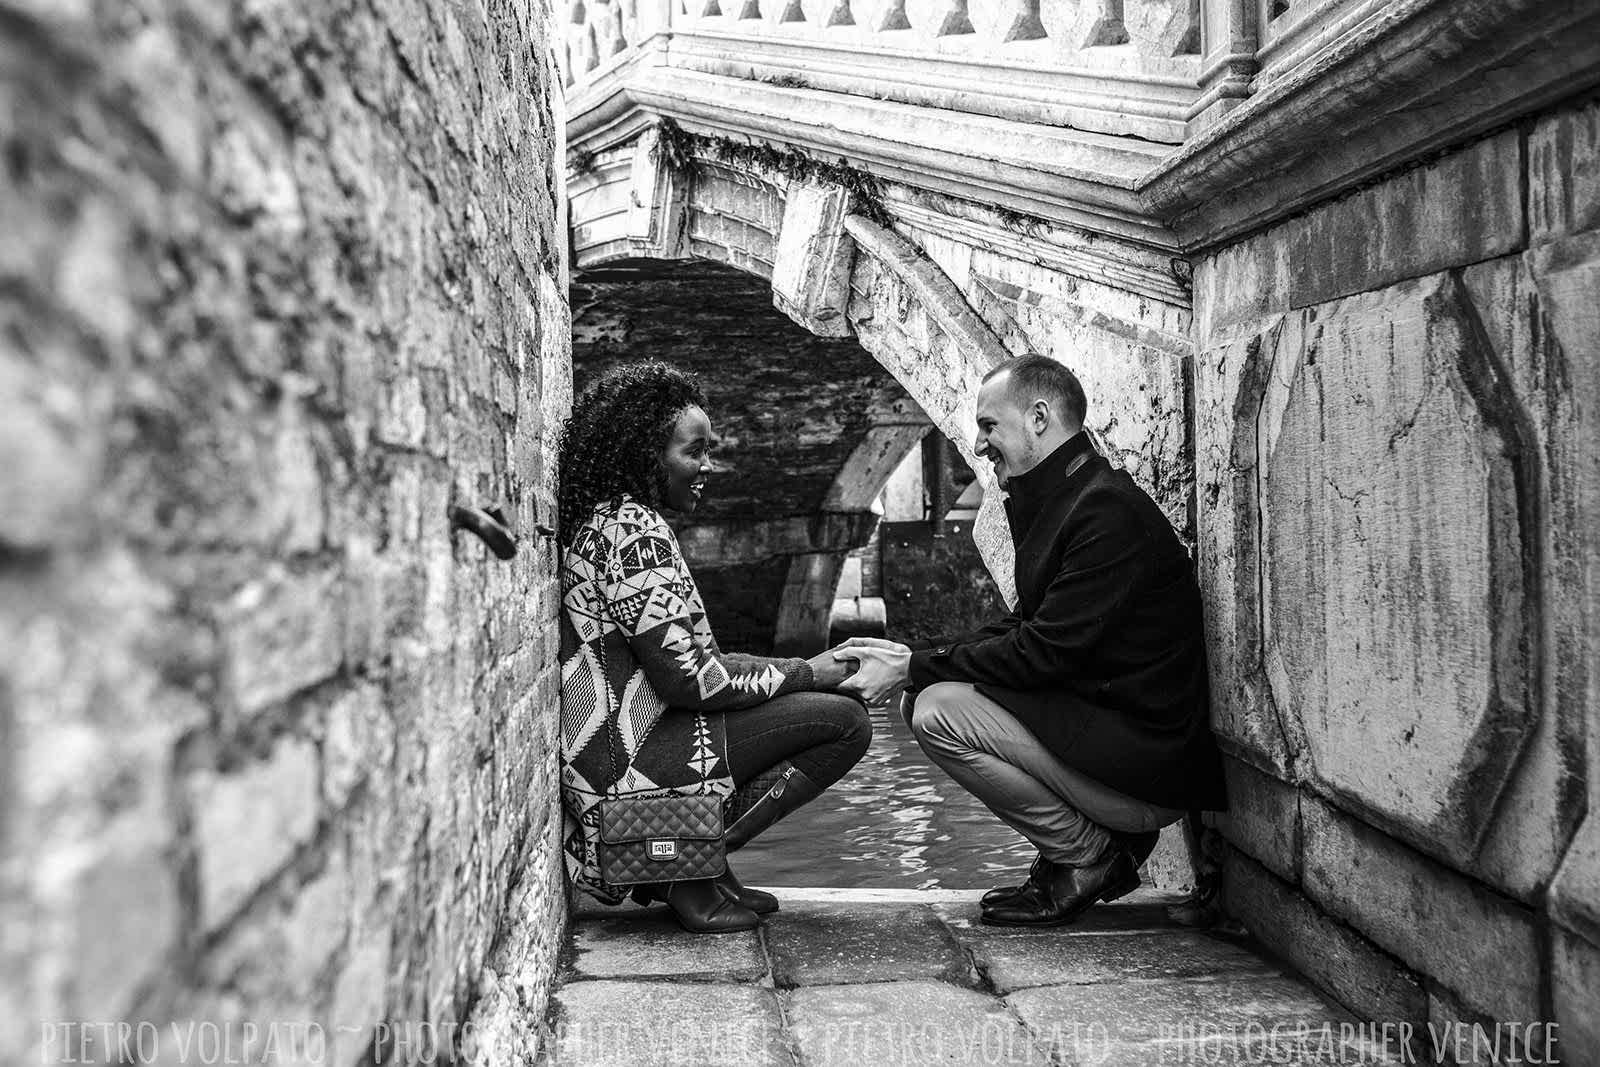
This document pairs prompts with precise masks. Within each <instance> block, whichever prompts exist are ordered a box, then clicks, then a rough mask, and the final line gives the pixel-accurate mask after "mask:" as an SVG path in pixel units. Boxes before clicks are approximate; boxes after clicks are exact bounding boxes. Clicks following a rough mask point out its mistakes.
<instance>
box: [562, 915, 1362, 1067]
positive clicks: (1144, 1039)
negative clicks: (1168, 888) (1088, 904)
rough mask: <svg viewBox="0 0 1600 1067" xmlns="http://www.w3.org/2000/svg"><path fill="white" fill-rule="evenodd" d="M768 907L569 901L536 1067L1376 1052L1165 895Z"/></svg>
mask: <svg viewBox="0 0 1600 1067" xmlns="http://www.w3.org/2000/svg"><path fill="white" fill-rule="evenodd" d="M779 899H780V901H781V902H782V904H783V910H782V911H780V912H779V913H778V914H776V915H773V916H769V917H768V918H767V919H766V920H765V922H764V923H763V929H762V931H761V932H760V934H759V935H757V934H755V933H744V934H726V935H700V936H696V935H692V934H688V933H685V932H683V931H681V930H679V929H678V927H677V925H676V923H675V922H674V921H673V919H672V918H671V916H670V915H669V914H668V913H667V912H666V910H665V909H659V908H658V909H652V910H651V911H649V912H646V911H644V910H643V909H639V908H620V909H605V910H603V911H598V912H597V911H594V910H587V909H586V910H580V911H579V912H578V913H577V915H578V917H577V919H576V920H575V922H574V926H573V933H572V937H573V942H572V947H573V950H574V951H573V954H572V956H571V957H570V960H571V962H570V964H569V966H568V967H567V968H566V969H565V972H564V975H563V979H564V981H563V984H562V985H561V986H560V987H559V988H558V990H557V991H556V993H555V994H554V995H553V997H552V1016H551V1021H552V1025H553V1026H554V1027H555V1028H556V1030H555V1037H554V1039H553V1047H552V1048H551V1052H553V1056H550V1057H548V1058H547V1062H553V1063H570V1064H579V1065H582V1067H590V1065H600V1064H628V1065H629V1067H634V1065H638V1067H647V1065H654V1064H662V1065H669V1067H671V1065H677V1064H747V1063H748V1064H761V1065H764V1064H799V1065H801V1067H812V1065H813V1064H815V1065H831V1064H840V1065H843V1064H858V1063H860V1064H874V1065H876V1064H879V1063H885V1064H887V1063H896V1064H898V1063H905V1064H920V1063H949V1064H962V1063H1007V1064H1018V1063H1039V1064H1043V1063H1051V1064H1058V1065H1062V1067H1091V1065H1103V1067H1143V1065H1154V1064H1160V1065H1162V1067H1172V1065H1185V1064H1236V1063H1238V1064H1243V1063H1252V1064H1260V1063H1286V1064H1311V1063H1319V1064H1329V1063H1352V1064H1354V1063H1365V1064H1373V1063H1382V1062H1387V1061H1385V1060H1384V1059H1383V1057H1382V1055H1381V1054H1380V1050H1375V1049H1370V1048H1365V1049H1364V1048H1361V1047H1357V1046H1354V1045H1352V1044H1351V1040H1353V1039H1347V1034H1348V1033H1349V1032H1350V1031H1353V1030H1354V1027H1355V1021H1354V1020H1353V1019H1352V1018H1351V1017H1350V1016H1349V1015H1348V1014H1347V1013H1345V1012H1344V1011H1343V1010H1342V1009H1340V1008H1338V1007H1337V1006H1335V1005H1334V1004H1333V1003H1332V1002H1330V1001H1328V1000H1326V999H1325V998H1323V997H1322V996H1320V995H1319V994H1317V993H1316V992H1314V991H1313V990H1312V989H1311V988H1310V987H1309V986H1308V985H1306V984H1305V983H1304V982H1302V981H1301V980H1299V979H1298V978H1295V977H1291V976H1290V975H1288V974H1287V973H1286V972H1283V971H1281V970H1279V969H1278V968H1277V967H1276V966H1275V965H1274V964H1272V963H1270V962H1269V961H1267V960H1265V959H1264V958H1262V957H1260V956H1259V955H1258V954H1256V953H1255V952H1254V951H1252V949H1251V946H1250V944H1249V942H1248V941H1245V940H1242V939H1237V938H1231V937H1228V936H1225V935H1217V934H1207V933H1201V932H1199V931H1195V930H1191V929H1188V928H1186V927H1183V926H1180V925H1178V924H1176V923H1173V922H1172V921H1171V920H1170V919H1169V918H1168V917H1167V915H1166V912H1165V908H1166V906H1167V904H1169V903H1171V902H1172V899H1173V898H1172V897H1171V896H1170V895H1164V894H1152V893H1141V894H1136V895H1134V896H1133V897H1132V898H1130V899H1129V900H1128V901H1127V902H1121V901H1119V902H1118V903H1116V904H1112V905H1109V906H1100V907H1096V908H1094V909H1093V910H1092V911H1090V912H1089V914H1088V915H1086V916H1085V917H1084V919H1083V920H1082V921H1081V922H1079V923H1077V924H1074V925H1072V926H1066V927H1060V928H1056V929H1052V930H1019V929H1008V928H1004V927H987V926H982V925H980V924H979V923H978V922H977V918H978V907H977V901H976V897H975V895H972V896H952V895H951V894H948V893H946V894H942V895H932V894H930V895H928V896H926V897H921V896H918V895H917V894H915V893H914V892H897V893H896V894H894V895H892V896H887V897H886V896H885V895H883V894H879V895H878V896H875V897H872V898H870V899H863V900H860V901H856V900H852V899H851V898H850V895H849V894H848V893H844V892H832V893H826V894H809V895H808V894H804V893H801V894H794V895H787V894H785V893H783V892H780V893H779ZM974 961H976V962H977V963H978V964H980V965H981V968H982V973H980V971H979V970H978V969H976V968H974V966H973V962H974ZM641 978H646V979H650V980H645V981H640V980H638V979H641ZM774 981H775V982H776V984H777V986H778V991H777V992H774V990H773V989H772V988H771V986H772V984H773V982H774ZM1275 1027H1276V1030H1275V1029H1274V1028H1275ZM1329 1027H1331V1029H1329ZM1341 1027H1349V1028H1350V1031H1346V1032H1341Z"/></svg>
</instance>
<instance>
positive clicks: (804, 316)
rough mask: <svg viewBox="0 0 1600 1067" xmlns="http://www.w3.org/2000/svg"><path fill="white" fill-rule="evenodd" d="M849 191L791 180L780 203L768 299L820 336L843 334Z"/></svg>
mask: <svg viewBox="0 0 1600 1067" xmlns="http://www.w3.org/2000/svg"><path fill="white" fill-rule="evenodd" d="M849 213H850V192H849V190H847V189H844V188H842V187H841V186H838V185H830V184H826V183H822V182H813V181H793V182H790V183H789V189H788V193H787V195H786V196H785V198H784V204H783V225H782V228H781V229H780V230H779V233H778V248H777V254H776V256H775V258H774V260H773V264H772V303H773V306H774V307H776V308H777V309H778V310H779V311H782V312H783V313H784V314H785V315H787V316H789V317H790V318H791V319H793V320H794V321H795V322H797V323H799V324H800V325H801V326H804V327H805V328H806V329H807V330H810V331H811V332H812V333H814V334H817V335H818V336H821V337H849V336H850V335H851V333H853V332H854V331H853V330H852V329H851V327H850V319H849V317H848V315H847V314H846V311H847V310H848V308H849V304H850V272H851V270H852V268H853V266H854V262H855V242H854V240H852V239H851V237H850V236H849V234H847V233H846V232H845V219H846V217H847V216H848V215H849Z"/></svg>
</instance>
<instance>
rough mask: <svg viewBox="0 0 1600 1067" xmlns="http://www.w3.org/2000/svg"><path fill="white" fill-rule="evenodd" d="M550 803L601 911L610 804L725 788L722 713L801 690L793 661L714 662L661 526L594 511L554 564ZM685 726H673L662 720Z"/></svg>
mask: <svg viewBox="0 0 1600 1067" xmlns="http://www.w3.org/2000/svg"><path fill="white" fill-rule="evenodd" d="M561 589H562V597H561V605H562V611H561V757H562V759H561V797H562V806H563V808H564V809H565V816H566V818H565V824H564V838H565V851H566V861H567V869H568V871H569V873H570V874H571V876H572V878H573V882H574V884H576V885H577V886H579V887H580V888H582V889H584V890H586V891H587V892H589V893H591V894H592V895H594V896H595V897H597V898H599V899H600V900H602V901H605V902H606V903H616V902H617V901H619V900H620V899H621V896H620V894H619V893H618V892H617V891H615V890H614V889H612V888H611V887H610V886H608V885H606V884H605V883H603V882H602V881H601V880H600V877H599V872H598V869H597V866H596V862H595V846H596V844H597V843H598V841H599V822H600V815H599V810H598V808H597V807H596V805H597V804H598V803H599V801H601V800H603V799H606V798H609V797H621V796H665V795H696V794H706V793H716V794H719V795H721V796H724V797H726V796H727V795H728V794H729V793H731V792H732V790H733V780H732V778H730V777H729V774H728V753H727V737H726V734H725V732H724V730H723V717H722V716H721V715H708V714H706V713H707V712H717V711H732V710H734V709H737V708H748V707H753V706H754V705H757V704H760V703H762V702H764V701H767V700H770V699H772V698H773V697H775V696H778V695H780V694H783V693H790V692H796V691H801V690H807V689H810V688H811V687H812V675H811V668H810V666H809V665H808V664H807V663H806V662H805V660H801V659H768V658H765V657H762V656H745V655H734V654H730V653H725V652H723V651H721V650H720V649H719V648H717V642H716V638H714V637H713V636H712V635H711V626H710V624H709V623H708V622H707V621H706V612H705V606H704V604H703V603H702V602H701V599H700V591H699V589H697V588H696V587H695V584H694V579H693V578H692V577H690V575H689V568H688V566H687V565H686V564H685V562H684V559H683V553H682V551H681V550H680V549H679V547H678V539H677V538H676V537H675V536H674V535H673V533H672V530H671V528H670V527H668V526H667V524H666V521H665V520H664V519H662V517H661V515H660V514H659V513H658V512H657V511H655V510H654V509H652V508H649V507H646V506H645V505H643V504H641V503H639V502H638V501H637V500H635V499H633V498H632V497H631V496H627V495H624V496H622V497H620V498H618V499H615V500H610V501H606V502H604V503H601V504H598V505H596V507H595V509H594V512H593V513H592V514H591V515H590V516H589V519H588V521H587V522H585V523H584V524H583V526H582V527H581V528H580V529H579V530H578V531H577V533H576V535H575V536H574V538H573V542H572V546H571V547H570V548H568V549H567V550H566V552H565V554H564V555H563V557H562V563H561ZM669 707H671V708H682V709H687V710H689V711H691V712H693V714H690V715H672V716H668V717H667V718H666V719H665V720H663V719H662V713H663V712H664V711H666V710H667V708H669Z"/></svg>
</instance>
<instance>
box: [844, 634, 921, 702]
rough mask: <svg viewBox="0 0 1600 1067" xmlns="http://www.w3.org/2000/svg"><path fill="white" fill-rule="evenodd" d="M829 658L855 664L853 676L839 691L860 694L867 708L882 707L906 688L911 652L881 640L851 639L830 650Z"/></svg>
mask: <svg viewBox="0 0 1600 1067" xmlns="http://www.w3.org/2000/svg"><path fill="white" fill-rule="evenodd" d="M833 657H834V658H835V659H838V660H854V661H855V662H856V664H857V668H856V672H855V673H854V674H852V675H851V676H850V677H849V678H848V679H846V681H845V683H844V684H843V685H841V686H840V687H839V688H840V689H842V690H844V691H845V692H847V693H860V694H861V699H862V700H864V701H865V702H866V703H868V704H871V705H878V704H883V703H885V702H886V701H888V699H889V698H890V697H891V696H893V695H895V694H896V693H898V692H900V691H901V690H902V689H904V688H905V687H906V682H907V677H906V674H907V671H908V670H909V668H910V665H911V650H910V649H909V648H907V647H906V646H905V645H901V644H897V643H895V642H893V641H884V640H882V639H881V638H873V637H852V638H851V639H850V640H848V641H846V642H845V643H844V644H842V645H840V646H839V647H838V648H836V649H834V650H833Z"/></svg>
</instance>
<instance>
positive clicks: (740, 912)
mask: <svg viewBox="0 0 1600 1067" xmlns="http://www.w3.org/2000/svg"><path fill="white" fill-rule="evenodd" d="M633 899H634V900H636V901H637V902H639V903H640V904H648V903H650V902H652V901H656V900H660V901H665V902H666V905H667V907H669V908H671V909H672V914H674V915H676V916H677V917H678V925H680V926H682V927H683V928H684V929H685V930H688V931H689V932H690V933H694V934H725V933H730V932H732V931H734V930H754V929H755V928H756V927H757V926H759V925H761V920H760V918H758V917H757V916H756V913H755V912H753V911H751V910H750V909H749V908H747V907H745V906H744V905H743V904H740V903H739V902H738V901H737V900H731V899H729V897H728V895H727V894H726V893H724V892H723V891H722V889H721V887H720V886H718V885H717V880H716V879H715V878H696V879H694V880H693V881H688V882H672V883H669V884H666V885H649V886H639V887H637V888H636V889H634V891H633Z"/></svg>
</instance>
